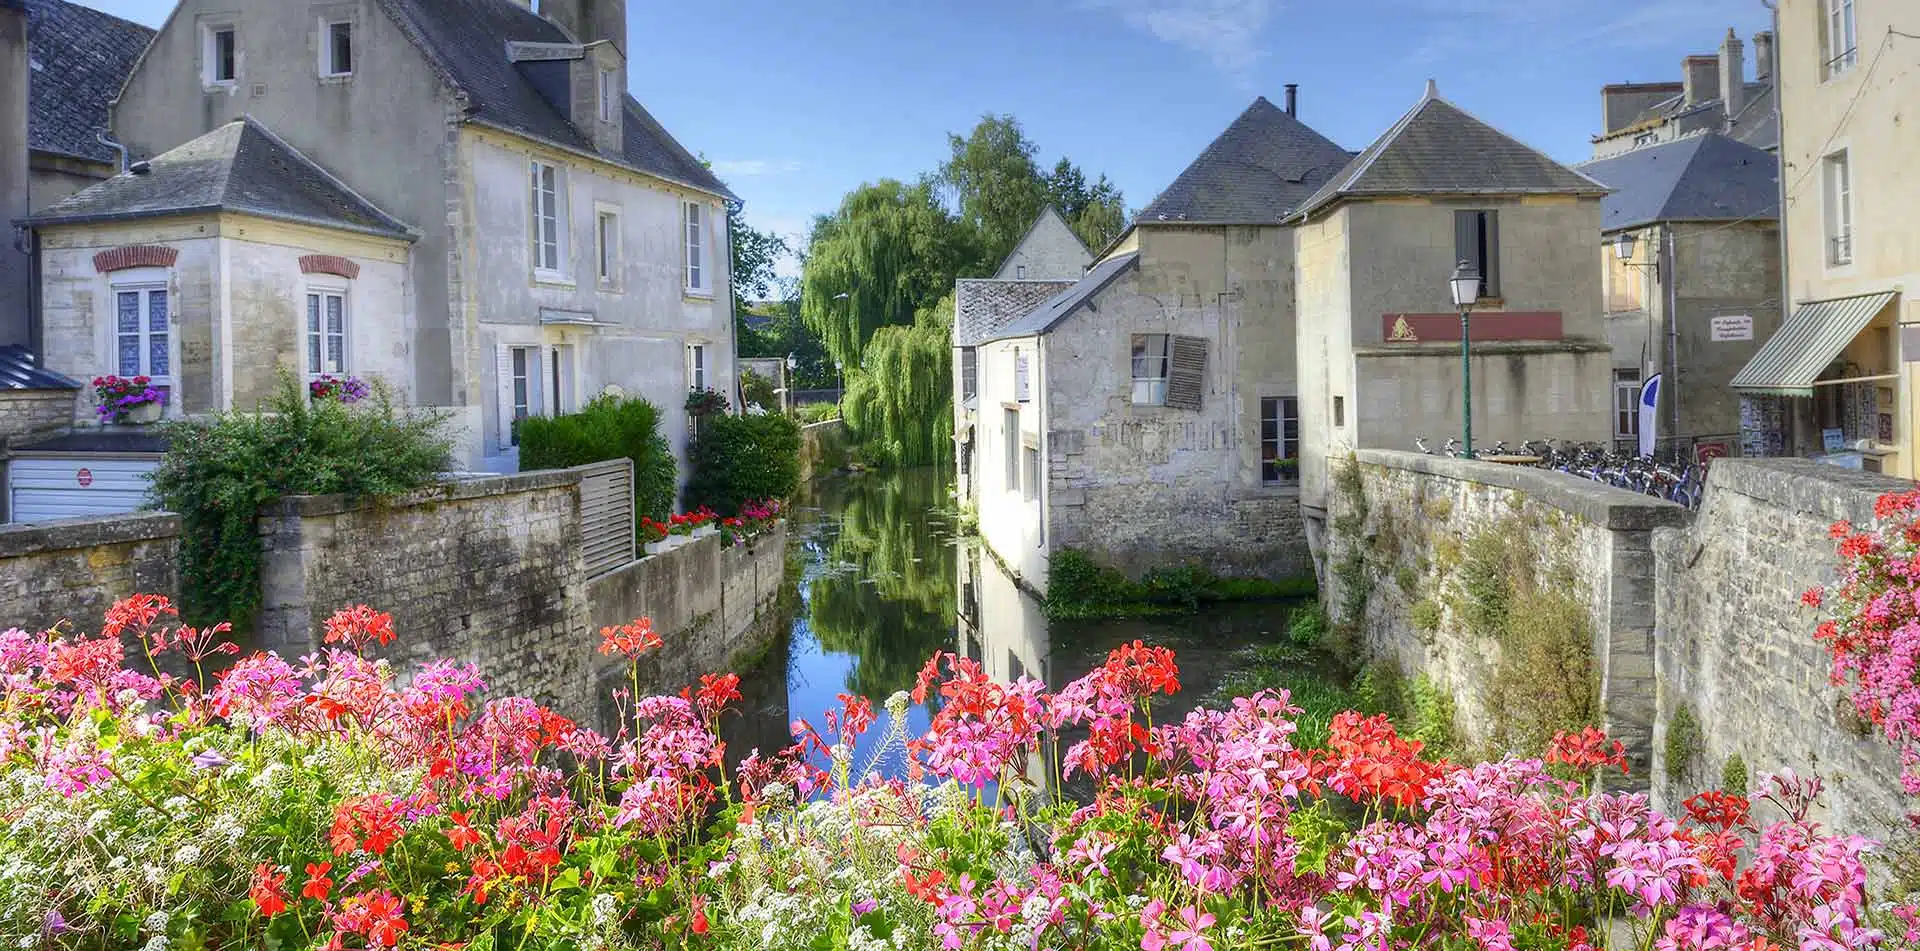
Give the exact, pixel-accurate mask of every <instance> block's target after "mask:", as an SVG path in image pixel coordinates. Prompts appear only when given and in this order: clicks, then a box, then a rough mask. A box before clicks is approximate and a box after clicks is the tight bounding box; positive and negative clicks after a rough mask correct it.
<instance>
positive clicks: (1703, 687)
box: [1653, 459, 1913, 835]
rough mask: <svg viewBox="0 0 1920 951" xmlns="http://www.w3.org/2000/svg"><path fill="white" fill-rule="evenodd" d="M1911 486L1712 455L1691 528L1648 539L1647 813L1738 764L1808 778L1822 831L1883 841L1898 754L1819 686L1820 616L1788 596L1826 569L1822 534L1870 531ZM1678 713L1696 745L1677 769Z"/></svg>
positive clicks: (1827, 543) (1829, 570) (1828, 549)
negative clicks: (1653, 611)
mask: <svg viewBox="0 0 1920 951" xmlns="http://www.w3.org/2000/svg"><path fill="white" fill-rule="evenodd" d="M1912 488H1913V483H1911V482H1905V481H1902V480H1898V479H1892V478H1887V477H1884V476H1876V475H1872V474H1868V473H1860V472H1849V471H1846V470H1842V469H1837V468H1834V467H1832V466H1823V465H1820V464H1817V463H1813V462H1808V461H1805V460H1799V459H1766V460H1758V459H1754V460H1749V459H1723V460H1721V461H1719V462H1716V463H1714V465H1713V469H1712V472H1711V474H1710V475H1709V476H1708V480H1707V493H1706V499H1705V502H1704V503H1703V504H1702V506H1701V509H1700V512H1699V515H1698V516H1697V517H1696V518H1695V519H1694V521H1693V523H1692V524H1691V525H1690V526H1688V527H1686V528H1684V529H1678V528H1673V529H1662V530H1661V531H1659V532H1657V533H1656V537H1655V541H1654V548H1655V553H1656V555H1657V561H1658V578H1659V598H1658V608H1659V615H1658V616H1659V629H1660V635H1659V638H1658V653H1657V661H1658V663H1657V669H1658V674H1659V676H1658V686H1659V711H1660V715H1659V719H1658V721H1657V723H1656V728H1655V739H1656V742H1655V743H1654V763H1653V789H1654V795H1655V801H1656V803H1657V804H1659V805H1661V806H1663V807H1665V808H1669V809H1672V808H1678V806H1679V804H1680V801H1681V800H1682V799H1684V798H1685V797H1686V796H1688V795H1691V794H1692V793H1693V792H1697V791H1699V790H1701V789H1706V788H1714V787H1718V786H1719V785H1720V783H1721V773H1722V771H1723V769H1724V768H1725V765H1726V763H1727V760H1728V758H1729V757H1731V756H1736V755H1737V756H1739V757H1740V759H1741V760H1743V761H1744V763H1745V766H1746V770H1747V775H1748V778H1749V781H1751V779H1752V778H1753V777H1756V776H1758V775H1760V774H1762V773H1769V772H1776V771H1778V770H1780V769H1783V768H1788V767H1791V768H1792V769H1794V770H1795V771H1797V772H1800V773H1802V774H1817V775H1819V776H1820V778H1821V779H1822V780H1824V781H1825V782H1826V789H1827V792H1826V796H1825V799H1824V803H1823V805H1824V807H1825V809H1826V811H1827V814H1826V815H1825V816H1824V817H1822V818H1823V821H1825V822H1827V823H1829V824H1830V825H1832V826H1833V827H1834V828H1836V829H1839V830H1841V831H1844V832H1856V833H1861V834H1866V835H1877V834H1882V833H1883V832H1884V827H1883V825H1882V823H1883V822H1884V821H1885V820H1889V819H1896V818H1898V817H1900V816H1901V815H1904V813H1905V809H1904V808H1903V807H1904V805H1905V802H1904V797H1903V796H1902V794H1901V788H1900V781H1899V775H1900V761H1899V756H1898V755H1897V754H1896V753H1895V751H1894V748H1893V746H1892V745H1891V744H1890V743H1888V742H1887V740H1886V739H1885V738H1884V737H1882V736H1881V735H1880V734H1879V733H1878V731H1873V730H1868V729H1866V728H1864V727H1863V726H1862V725H1861V724H1860V722H1859V720H1858V718H1857V717H1855V715H1854V714H1853V707H1852V704H1851V703H1849V702H1848V701H1847V700H1846V699H1845V696H1844V694H1843V693H1842V691H1841V689H1840V688H1838V687H1835V686H1833V685H1832V683H1831V682H1830V681H1829V680H1828V671H1829V663H1828V660H1827V655H1826V651H1825V649H1823V648H1822V647H1821V646H1820V645H1818V644H1816V643H1815V642H1814V640H1813V630H1814V627H1815V626H1816V625H1817V624H1818V622H1819V621H1818V612H1816V611H1814V610H1812V609H1809V608H1803V607H1801V606H1800V603H1799V598H1800V594H1801V593H1802V592H1803V591H1805V590H1807V589H1808V588H1811V587H1813V586H1815V585H1819V584H1823V583H1826V582H1828V581H1831V580H1833V578H1834V576H1835V573H1836V571H1837V570H1838V567H1839V558H1838V557H1837V555H1836V554H1835V552H1834V542H1833V539H1832V538H1831V537H1829V536H1828V534H1827V529H1828V526H1830V525H1832V524H1833V523H1834V522H1836V521H1838V520H1840V519H1847V520H1849V521H1852V522H1854V523H1856V524H1861V525H1865V524H1868V523H1870V522H1872V521H1873V501H1874V499H1875V498H1876V497H1878V496H1879V495H1880V494H1882V493H1884V492H1888V491H1907V490H1911V489H1912ZM1682 707H1685V708H1686V710H1687V713H1688V718H1690V719H1692V720H1693V721H1694V722H1695V723H1696V724H1697V725H1698V727H1699V737H1700V738H1699V743H1698V747H1697V751H1696V752H1695V753H1694V755H1693V756H1692V757H1690V759H1689V761H1687V762H1684V763H1673V762H1669V761H1668V756H1667V745H1668V744H1667V739H1668V736H1669V733H1670V731H1671V730H1672V727H1673V724H1674V722H1675V719H1676V714H1677V712H1678V711H1679V710H1680V709H1681V708H1682Z"/></svg>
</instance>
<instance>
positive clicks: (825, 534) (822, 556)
mask: <svg viewBox="0 0 1920 951" xmlns="http://www.w3.org/2000/svg"><path fill="white" fill-rule="evenodd" d="M950 481H951V473H950V472H948V471H947V470H944V469H934V468H928V469H911V470H905V471H894V472H884V473H878V472H876V473H859V474H851V475H836V476H833V477H829V478H826V479H821V480H815V481H814V482H812V483H809V484H808V485H806V486H804V487H803V488H802V490H801V493H800V495H799V497H798V498H796V499H795V501H794V505H793V507H792V509H791V521H790V524H789V545H790V546H791V547H790V551H789V557H790V558H791V559H793V560H794V561H795V562H797V571H794V572H792V573H793V574H796V575H797V578H796V579H795V580H794V583H795V584H797V585H798V589H799V590H798V595H799V598H798V607H797V614H796V616H795V618H794V620H793V623H792V625H791V627H790V629H789V630H788V632H787V633H786V635H785V636H784V637H783V638H782V640H781V642H780V643H776V644H775V645H774V646H773V649H772V650H771V651H770V652H769V654H768V655H767V658H766V660H765V661H764V662H763V663H762V664H760V665H759V666H758V667H757V668H755V669H752V670H749V671H745V672H743V674H742V681H743V683H742V687H743V692H744V693H745V694H746V698H747V699H746V702H747V710H746V714H747V716H746V722H744V723H741V724H738V726H739V727H741V729H740V730H738V731H737V732H734V733H733V734H732V736H731V737H730V742H731V745H733V746H734V747H735V750H734V753H735V755H742V756H743V755H745V753H746V752H747V749H746V748H747V747H751V746H759V747H761V748H767V749H770V748H771V747H772V746H773V745H775V744H778V743H780V742H782V741H783V740H784V738H785V737H786V735H787V725H788V724H789V722H790V721H791V720H794V719H798V718H806V719H807V720H809V721H810V722H811V723H812V724H813V725H814V726H815V727H817V728H819V729H820V730H821V732H822V733H825V732H826V723H825V721H824V718H823V716H822V714H823V713H824V712H825V711H827V710H829V709H837V708H838V706H839V702H838V700H837V697H838V695H840V694H842V693H853V694H860V695H864V696H866V697H869V698H871V699H872V701H873V705H874V709H875V711H876V712H879V711H880V709H881V707H882V705H883V704H884V703H885V701H886V698H887V697H888V696H889V695H891V694H892V693H894V692H895V691H899V690H910V689H912V687H913V681H914V677H915V675H916V674H917V673H918V672H919V671H920V668H921V667H922V665H924V664H925V663H926V660H927V658H928V657H929V656H931V655H932V654H933V653H934V652H935V651H942V650H945V651H953V652H956V653H960V654H964V655H965V656H967V657H971V658H973V659H975V660H977V661H979V662H980V663H981V664H982V665H983V666H984V667H985V669H986V672H987V673H988V674H989V675H991V676H993V677H994V678H996V679H999V680H1003V681H1005V680H1011V679H1014V678H1018V677H1021V676H1032V677H1038V678H1040V679H1042V680H1044V681H1046V683H1047V684H1048V686H1049V687H1050V688H1052V689H1058V688H1059V687H1061V686H1062V685H1064V684H1065V683H1066V682H1068V681H1070V680H1073V679H1074V678H1077V677H1079V676H1081V675H1082V674H1085V673H1086V672H1087V671H1088V670H1089V669H1091V668H1093V667H1095V666H1098V665H1099V664H1100V663H1102V662H1103V661H1104V660H1105V659H1106V654H1107V652H1108V651H1109V650H1111V649H1112V648H1113V647H1115V646H1117V645H1119V644H1124V643H1127V642H1130V641H1133V640H1141V641H1145V642H1146V643H1148V644H1153V645H1160V646H1166V647H1171V648H1173V649H1174V651H1175V652H1176V654H1177V656H1178V662H1179V665H1180V679H1181V682H1182V685H1183V689H1182V691H1181V693H1180V695H1179V696H1178V697H1176V698H1172V700H1171V702H1169V703H1168V704H1166V708H1165V710H1164V711H1163V710H1161V709H1160V708H1158V707H1156V716H1157V717H1158V716H1162V715H1164V716H1179V715H1183V714H1184V712H1185V710H1187V709H1190V708H1191V707H1192V706H1193V705H1194V704H1195V703H1197V702H1198V701H1200V700H1201V699H1202V698H1203V697H1204V696H1205V695H1206V694H1207V693H1209V692H1210V691H1212V690H1213V688H1214V687H1215V686H1216V685H1217V684H1218V682H1219V680H1220V678H1221V677H1222V676H1223V675H1224V674H1225V673H1227V672H1228V671H1230V670H1232V669H1234V668H1236V667H1238V666H1240V665H1241V664H1243V663H1244V651H1245V649H1246V648H1247V647H1249V646H1251V645H1256V644H1263V643H1273V642H1274V641H1275V640H1277V639H1279V638H1280V637H1281V636H1282V632H1283V631H1284V629H1285V626H1286V618H1287V613H1288V610H1289V607H1290V606H1289V605H1287V604H1284V603H1249V604H1236V605H1221V606H1211V607H1206V608H1203V609H1201V610H1200V611H1199V612H1197V613H1194V614H1190V615H1183V616H1178V617H1156V618H1145V619H1120V620H1104V621H1057V622H1049V621H1048V620H1047V619H1046V617H1045V615H1044V614H1043V612H1042V610H1041V606H1040V603H1039V601H1038V600H1037V599H1035V598H1033V597H1032V596H1031V595H1029V594H1027V593H1026V592H1025V591H1022V590H1021V589H1020V588H1018V587H1017V586H1015V584H1014V583H1013V579H1012V578H1011V577H1009V576H1008V575H1007V574H1006V572H1005V571H1003V570H1002V569H1001V568H1000V566H999V564H998V563H997V562H995V561H994V560H993V559H992V558H991V557H987V556H985V555H984V553H983V552H982V551H981V550H980V546H979V543H978V542H977V540H975V539H973V538H967V537H962V534H961V533H960V531H959V530H958V527H957V526H956V525H955V524H954V519H953V516H952V515H951V513H950V511H949V510H950V509H951V503H950V502H949V500H948V496H947V486H948V484H949V482H950ZM929 716H930V711H929V709H928V708H927V707H926V706H913V707H911V708H910V710H909V714H908V719H909V723H908V729H909V730H911V731H912V732H913V733H915V734H916V735H917V734H918V733H920V732H922V731H924V730H925V729H926V726H927V723H928V718H929ZM881 718H882V721H883V722H882V723H881V724H880V726H879V727H877V728H876V729H875V730H874V731H873V732H872V733H870V734H869V735H868V737H867V738H866V743H863V744H862V747H861V748H858V749H856V756H855V762H856V763H857V764H860V765H862V766H865V765H866V764H867V762H868V761H869V760H870V759H871V752H872V751H871V750H870V749H867V748H865V747H866V746H867V745H870V744H871V743H872V742H873V741H874V740H875V739H877V738H878V736H879V735H880V733H881V732H882V730H883V729H884V727H885V725H886V724H885V723H884V720H885V714H884V713H882V714H881ZM900 766H901V762H900V760H899V759H898V758H897V756H889V757H887V758H886V760H885V761H883V762H880V763H878V764H876V767H877V768H878V770H879V771H880V772H882V773H883V774H886V775H889V776H894V775H898V773H899V771H900Z"/></svg>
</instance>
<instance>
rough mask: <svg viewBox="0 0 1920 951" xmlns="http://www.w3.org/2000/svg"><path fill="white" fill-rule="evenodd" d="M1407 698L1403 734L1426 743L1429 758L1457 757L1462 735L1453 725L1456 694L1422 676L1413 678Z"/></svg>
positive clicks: (1424, 675) (1431, 679)
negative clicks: (1458, 744)
mask: <svg viewBox="0 0 1920 951" xmlns="http://www.w3.org/2000/svg"><path fill="white" fill-rule="evenodd" d="M1406 697H1407V705H1406V713H1405V716H1404V718H1403V719H1404V723H1403V726H1404V729H1403V730H1402V732H1403V733H1405V734H1406V736H1407V738H1408V739H1411V740H1419V741H1420V742H1422V743H1425V744H1426V747H1427V754H1428V755H1430V756H1435V757H1450V756H1455V755H1458V754H1459V753H1460V750H1459V749H1458V748H1457V743H1458V740H1459V734H1460V731H1459V729H1458V728H1457V727H1456V726H1455V725H1454V707H1453V694H1452V693H1451V692H1449V691H1448V690H1447V689H1446V688H1445V687H1442V686H1441V685H1440V684H1437V683H1435V682H1434V680H1433V678H1431V677H1429V676H1427V675H1426V674H1421V675H1420V676H1418V677H1415V678H1413V683H1412V685H1411V686H1409V687H1408V688H1407V693H1406Z"/></svg>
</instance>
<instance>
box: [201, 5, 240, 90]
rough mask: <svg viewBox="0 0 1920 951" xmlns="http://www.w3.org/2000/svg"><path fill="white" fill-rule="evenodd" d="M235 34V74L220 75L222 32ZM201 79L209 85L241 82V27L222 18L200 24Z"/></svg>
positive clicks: (223, 85) (220, 85)
mask: <svg viewBox="0 0 1920 951" xmlns="http://www.w3.org/2000/svg"><path fill="white" fill-rule="evenodd" d="M222 33H228V34H231V35H232V36H233V75H231V76H227V77H225V78H222V77H221V75H220V34H222ZM200 81H201V83H203V84H204V85H206V86H208V87H222V88H224V87H227V86H234V85H238V84H239V82H240V28H239V27H238V26H236V25H235V24H234V23H233V22H232V21H227V20H221V21H214V22H209V23H202V24H201V25H200Z"/></svg>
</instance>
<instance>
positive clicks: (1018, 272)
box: [1013, 264, 1027, 281]
mask: <svg viewBox="0 0 1920 951" xmlns="http://www.w3.org/2000/svg"><path fill="white" fill-rule="evenodd" d="M1013 276H1014V278H1015V279H1016V280H1021V281H1024V280H1026V279H1027V266H1026V265H1024V264H1016V265H1014V266H1013Z"/></svg>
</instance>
